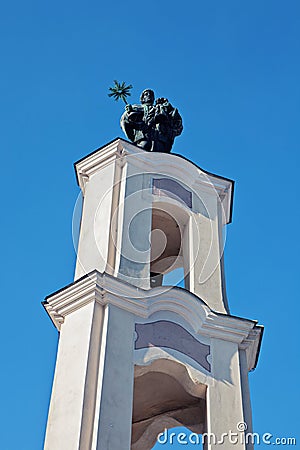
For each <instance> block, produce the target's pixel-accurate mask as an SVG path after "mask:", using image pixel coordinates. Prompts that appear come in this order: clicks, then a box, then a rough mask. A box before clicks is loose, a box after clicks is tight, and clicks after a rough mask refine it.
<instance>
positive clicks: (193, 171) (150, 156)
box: [74, 138, 234, 223]
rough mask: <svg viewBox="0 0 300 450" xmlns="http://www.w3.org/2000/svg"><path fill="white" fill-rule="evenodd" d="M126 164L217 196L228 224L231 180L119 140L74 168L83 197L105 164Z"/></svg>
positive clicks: (84, 159)
mask: <svg viewBox="0 0 300 450" xmlns="http://www.w3.org/2000/svg"><path fill="white" fill-rule="evenodd" d="M128 157H129V158H130V159H129V158H128ZM129 161H130V162H131V163H132V164H133V165H134V166H135V167H137V168H139V169H140V170H141V171H143V172H145V173H153V174H157V175H161V176H166V177H167V176H170V177H171V178H173V179H176V180H178V181H179V182H180V181H181V182H182V183H183V184H184V185H186V186H189V187H190V188H191V189H193V190H194V191H195V193H196V194H197V193H198V194H200V192H207V193H212V194H213V195H217V196H218V197H219V198H220V202H221V204H222V206H223V209H224V221H225V223H229V222H230V220H231V203H232V194H233V184H234V183H233V181H232V180H229V179H227V178H223V177H220V176H217V175H214V174H210V173H206V172H205V171H203V170H202V169H200V168H199V167H197V166H196V165H195V164H194V163H192V162H191V161H189V160H187V159H185V158H183V157H180V156H179V155H176V154H172V153H156V152H147V151H145V150H142V149H140V148H139V147H137V146H135V145H133V144H131V143H129V142H126V141H124V140H123V139H119V138H118V139H115V140H114V141H112V142H110V143H109V144H107V145H106V146H103V147H101V148H100V149H98V150H96V151H95V152H93V153H91V154H90V155H88V156H86V157H85V158H83V159H81V160H80V161H78V162H77V163H75V164H74V166H75V170H76V174H77V179H78V184H79V186H80V188H81V190H82V192H83V194H84V192H85V186H86V183H87V182H88V180H89V179H90V177H91V176H92V175H94V174H95V173H96V172H98V171H99V170H101V169H102V168H103V167H106V166H107V165H108V164H112V163H116V162H119V163H121V164H122V165H123V164H125V163H126V162H129Z"/></svg>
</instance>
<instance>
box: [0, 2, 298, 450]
mask: <svg viewBox="0 0 300 450" xmlns="http://www.w3.org/2000/svg"><path fill="white" fill-rule="evenodd" d="M0 34H1V40H0V46H1V63H2V67H1V83H0V94H1V96H0V98H1V119H0V127H1V134H0V139H1V149H2V156H1V158H2V170H1V182H2V183H1V184H2V195H1V211H2V220H1V227H2V231H1V241H2V242H1V255H2V266H3V267H2V271H1V273H2V281H1V294H2V300H1V316H2V321H1V334H2V336H1V343H2V350H1V353H2V356H1V362H2V369H1V428H2V431H1V435H0V448H1V450H2V449H3V450H39V449H41V448H42V443H43V438H44V431H45V423H46V417H47V409H48V402H49V397H50V390H51V383H52V376H53V369H54V363H55V355H56V346H57V331H56V330H55V328H54V327H53V326H52V324H51V322H50V320H49V319H48V317H47V315H46V313H45V312H44V310H43V308H42V307H41V304H40V302H41V301H42V300H43V299H44V297H45V296H46V295H48V294H49V293H51V292H53V291H55V290H56V289H58V288H61V287H63V286H65V285H66V284H68V283H70V282H71V281H72V279H73V271H74V262H75V252H74V248H73V243H72V233H71V221H72V211H73V207H74V204H75V201H76V198H77V195H78V193H79V188H78V187H77V185H76V181H75V176H74V171H73V166H72V165H73V162H74V161H76V160H78V159H79V158H81V157H83V156H85V155H86V154H88V153H89V152H91V151H92V150H94V149H95V148H97V147H100V146H101V145H103V144H105V143H106V142H108V141H110V140H111V139H113V138H115V137H116V136H122V131H121V130H120V128H119V117H120V115H121V112H122V108H123V107H122V105H121V103H115V102H114V101H112V100H111V99H109V98H108V97H107V89H108V86H110V85H111V84H112V81H113V80H114V79H118V80H119V81H123V80H125V81H126V82H128V83H132V84H133V85H134V90H133V97H132V100H133V101H137V100H138V97H139V94H140V91H141V90H142V89H143V88H146V87H150V88H153V89H154V90H155V92H156V94H157V96H164V97H168V98H169V100H170V101H171V102H172V103H174V104H175V105H176V106H177V107H178V108H179V110H180V112H181V114H182V116H183V119H184V132H183V134H182V136H181V137H179V138H177V141H176V144H175V148H174V152H176V153H181V154H183V155H184V156H186V157H187V158H189V159H191V160H192V161H194V162H195V163H197V164H198V165H200V166H201V167H203V168H204V169H206V170H208V171H211V172H214V173H217V174H220V175H223V176H225V177H229V178H232V179H234V180H236V186H235V188H236V190H235V198H234V210H233V223H232V224H231V225H229V226H228V230H227V231H228V234H227V243H226V249H225V257H226V259H225V263H226V276H227V288H228V298H229V304H230V308H231V312H232V313H233V314H236V315H239V316H243V317H246V318H249V319H258V320H259V322H260V323H261V324H264V325H265V327H266V330H265V336H264V340H263V345H262V350H261V355H260V361H259V364H258V367H257V369H256V371H255V372H254V373H251V374H250V382H251V392H252V404H253V416H254V428H255V431H258V432H261V433H263V432H270V433H273V434H274V435H276V436H297V433H298V431H299V382H298V380H299V370H300V363H299V247H300V245H299V219H300V215H299V194H300V193H299V181H298V180H299V141H300V131H299V130H300V128H299V117H300V58H299V55H300V3H299V1H298V0H287V1H279V0H252V1H251V2H250V1H248V2H246V1H241V0H227V1H224V0H212V1H203V0H197V1H196V0H193V1H191V0H186V1H184V2H179V1H178V0H175V1H174V0H173V1H169V0H164V1H160V2H156V1H153V2H151V4H149V5H147V3H146V2H144V3H143V2H140V1H136V0H134V1H131V0H127V1H126V2H120V1H114V2H106V1H102V2H99V1H97V2H95V1H88V2H85V3H83V2H78V1H77V0H75V1H74V0H73V1H69V0H63V1H57V0H52V1H51V2H38V1H36V0H29V1H27V2H24V1H20V0H16V1H12V2H5V3H4V4H3V5H2V10H1V17H0ZM299 440H300V435H299V434H298V441H299ZM299 442H300V441H299ZM299 445H300V444H299ZM261 447H263V446H261ZM160 448H163V447H160ZM164 448H166V446H164ZM172 448H175V446H173V447H172ZM176 448H177V447H176ZM186 448H187V446H186ZM191 448H195V446H191ZM53 450H55V449H53ZM120 450H121V449H120Z"/></svg>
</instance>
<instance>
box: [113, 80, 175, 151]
mask: <svg viewBox="0 0 300 450" xmlns="http://www.w3.org/2000/svg"><path fill="white" fill-rule="evenodd" d="M140 101H141V104H140V105H129V104H126V106H125V112H124V114H123V115H122V117H121V127H122V129H123V131H124V133H125V134H126V136H127V137H128V139H130V140H131V141H132V142H134V143H135V144H136V145H137V146H138V147H141V148H143V149H144V150H147V151H150V152H163V153H170V151H171V148H172V145H173V142H174V139H175V137H176V136H179V135H180V134H181V133H182V130H183V127H182V119H181V116H180V114H179V112H178V110H177V108H174V107H173V106H172V105H171V103H170V102H169V101H168V100H167V99H166V98H158V99H157V100H156V102H155V104H154V92H153V91H152V90H151V89H145V90H144V91H143V92H142V94H141V97H140Z"/></svg>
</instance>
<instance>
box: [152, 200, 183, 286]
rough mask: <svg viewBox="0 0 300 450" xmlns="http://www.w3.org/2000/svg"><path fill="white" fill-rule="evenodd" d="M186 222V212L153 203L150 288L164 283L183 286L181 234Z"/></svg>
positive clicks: (172, 206) (174, 207)
mask: <svg viewBox="0 0 300 450" xmlns="http://www.w3.org/2000/svg"><path fill="white" fill-rule="evenodd" d="M186 222H187V215H186V214H185V213H183V212H182V210H181V209H180V208H178V207H177V206H174V205H171V206H170V205H168V204H166V203H164V204H162V203H155V206H154V207H153V209H152V228H151V262H150V279H151V287H152V288H153V287H156V286H162V285H166V284H168V285H173V286H178V285H180V286H181V287H185V282H184V261H183V242H184V238H183V236H184V231H185V226H186ZM171 273H172V274H173V276H170V275H171ZM167 275H168V276H167Z"/></svg>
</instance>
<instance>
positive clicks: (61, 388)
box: [44, 138, 262, 450]
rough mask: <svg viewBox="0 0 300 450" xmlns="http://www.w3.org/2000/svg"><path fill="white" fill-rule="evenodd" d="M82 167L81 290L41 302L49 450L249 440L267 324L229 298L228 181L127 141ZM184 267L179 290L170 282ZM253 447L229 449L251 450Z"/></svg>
mask: <svg viewBox="0 0 300 450" xmlns="http://www.w3.org/2000/svg"><path fill="white" fill-rule="evenodd" d="M75 170H76V175H77V180H78V184H79V186H80V189H81V191H82V195H83V206H82V217H81V227H80V236H79V243H78V251H77V260H76V269H75V277H74V282H73V283H72V284H70V285H68V286H66V287H65V288H63V289H60V290H59V291H57V292H55V293H54V294H51V295H49V296H48V297H47V298H46V300H45V302H44V307H45V309H46V311H47V313H48V314H49V316H50V318H51V320H52V321H53V323H54V325H55V326H56V328H57V330H58V331H59V332H60V339H59V346H58V352H57V362H56V369H55V376H54V382H53V389H52V396H51V402H50V408H49V417H48V424H47V431H46V438H45V447H44V448H45V450H75V449H80V450H130V449H131V450H150V449H151V448H152V447H153V445H154V444H155V441H156V438H157V435H158V434H159V433H160V432H163V431H164V430H165V429H169V428H173V427H176V426H179V425H184V426H186V427H187V428H189V429H190V430H191V431H192V432H195V433H205V432H206V433H208V434H214V435H215V436H217V437H218V438H220V437H221V435H222V433H226V432H228V431H229V430H232V431H234V432H237V433H239V434H240V433H242V434H243V433H244V430H239V429H237V426H238V424H241V423H244V424H245V423H246V424H247V431H248V432H249V431H251V426H252V425H251V407H250V395H249V386H248V372H249V371H251V370H253V369H254V368H255V366H256V362H257V358H258V353H259V347H260V342H261V337H262V327H261V326H259V325H258V324H257V322H256V321H253V320H248V319H244V318H240V317H236V316H232V315H230V312H229V308H228V304H227V298H226V289H225V276H224V267H223V247H224V229H225V227H226V225H227V224H228V223H229V222H230V221H231V212H232V195H233V181H232V180H229V179H227V178H223V177H220V176H217V175H214V174H212V173H208V172H205V171H204V170H202V169H200V168H199V167H198V166H196V165H195V164H194V163H192V162H191V161H189V160H187V159H186V158H184V157H182V156H179V155H176V154H169V153H159V152H149V151H145V150H143V149H141V148H139V147H138V146H136V145H134V144H132V143H129V142H127V141H125V140H123V139H119V138H118V139H115V140H114V141H112V142H110V143H109V144H107V145H105V146H103V147H101V148H99V149H98V150H96V151H95V152H93V153H91V154H90V155H88V156H86V157H84V158H83V159H81V160H80V161H78V162H77V163H76V164H75ZM179 268H181V270H182V274H183V276H182V286H183V287H176V286H172V285H171V286H166V285H165V283H164V277H166V274H168V273H171V272H172V271H175V270H176V269H179ZM244 441H245V440H243V439H240V441H239V443H237V444H236V445H235V446H234V448H235V449H236V450H242V449H247V450H251V449H252V448H253V446H252V444H251V443H249V444H246V443H245V442H244ZM206 448H207V449H209V450H217V449H219V448H220V445H218V444H217V443H216V442H214V441H213V439H212V440H211V442H207V443H206ZM221 448H223V449H225V450H229V449H232V448H233V447H232V444H230V443H229V442H228V441H226V439H225V440H224V444H223V445H222V446H221Z"/></svg>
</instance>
